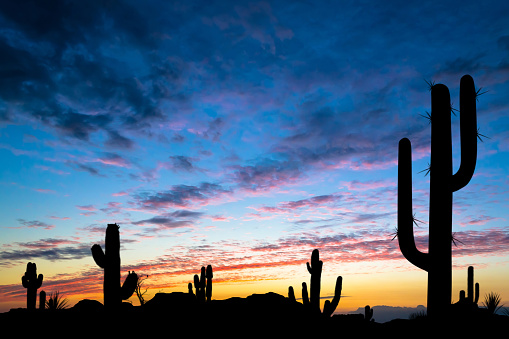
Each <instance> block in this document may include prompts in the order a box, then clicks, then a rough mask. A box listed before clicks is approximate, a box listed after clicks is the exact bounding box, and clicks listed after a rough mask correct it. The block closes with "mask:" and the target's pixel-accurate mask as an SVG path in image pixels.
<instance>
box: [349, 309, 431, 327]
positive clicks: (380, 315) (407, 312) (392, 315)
mask: <svg viewBox="0 0 509 339" xmlns="http://www.w3.org/2000/svg"><path fill="white" fill-rule="evenodd" d="M371 308H372V309H373V318H374V319H375V321H376V322H377V323H385V322H388V321H391V320H394V319H409V318H410V316H411V315H412V314H414V313H420V312H426V307H424V306H423V305H419V306H417V307H398V306H385V305H381V306H373V307H371ZM359 313H360V314H364V307H359V308H358V309H357V311H353V312H350V313H349V314H359Z"/></svg>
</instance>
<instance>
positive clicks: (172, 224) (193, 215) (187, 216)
mask: <svg viewBox="0 0 509 339" xmlns="http://www.w3.org/2000/svg"><path fill="white" fill-rule="evenodd" d="M202 216H203V213H202V212H195V211H189V210H177V211H174V212H171V213H164V214H163V215H160V216H156V217H152V218H150V219H146V220H140V221H135V222H133V224H134V225H139V226H147V225H148V226H156V227H157V229H158V230H163V229H173V228H181V227H190V226H193V225H194V224H195V223H196V221H197V220H198V219H200V218H201V217H202Z"/></svg>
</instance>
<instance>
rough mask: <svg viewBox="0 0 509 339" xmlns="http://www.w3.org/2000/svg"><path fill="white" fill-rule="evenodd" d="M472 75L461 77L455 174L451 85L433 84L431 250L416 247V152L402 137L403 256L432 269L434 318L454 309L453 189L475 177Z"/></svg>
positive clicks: (430, 304) (430, 296) (400, 215)
mask: <svg viewBox="0 0 509 339" xmlns="http://www.w3.org/2000/svg"><path fill="white" fill-rule="evenodd" d="M478 95H479V92H476V90H475V86H474V80H473V79H472V77H471V76H469V75H465V76H463V77H462V78H461V82H460V111H459V113H460V137H461V164H460V167H459V169H458V171H457V172H456V173H454V174H453V165H452V140H451V113H452V107H451V99H450V94H449V89H448V88H447V87H446V86H445V85H442V84H436V85H435V84H434V83H433V84H431V115H430V116H429V119H430V123H431V161H430V167H429V168H428V169H427V171H428V173H429V175H430V193H429V247H428V253H423V252H421V251H420V250H418V249H417V246H416V244H415V239H414V234H413V223H414V222H415V219H414V215H413V214H412V154H411V143H410V140H408V139H407V138H403V139H401V140H400V141H399V154H398V226H397V238H398V241H399V247H400V249H401V253H402V254H403V255H404V257H405V258H406V259H407V260H408V261H409V262H411V263H412V264H413V265H415V266H417V267H419V268H420V269H423V270H424V271H426V272H428V293H427V298H428V300H427V312H428V316H429V317H430V318H432V319H445V318H446V317H447V315H448V313H449V311H450V305H451V290H452V250H451V246H452V242H453V241H454V240H455V239H454V237H453V233H452V204H453V192H456V191H458V190H460V189H462V188H463V187H465V186H466V185H467V184H468V183H469V182H470V179H471V178H472V176H473V174H474V170H475V166H476V161H477V138H478V137H479V135H478V130H477V118H476V100H477V96H478Z"/></svg>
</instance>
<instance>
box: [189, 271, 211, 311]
mask: <svg viewBox="0 0 509 339" xmlns="http://www.w3.org/2000/svg"><path fill="white" fill-rule="evenodd" d="M213 277H214V275H213V273H212V266H211V265H208V266H207V269H206V270H205V267H202V268H201V274H200V276H198V274H195V275H194V288H195V289H196V299H197V300H198V301H200V302H205V300H206V301H207V302H208V301H210V300H212V278H213ZM188 288H189V293H190V294H194V293H193V288H192V284H191V283H189V285H188Z"/></svg>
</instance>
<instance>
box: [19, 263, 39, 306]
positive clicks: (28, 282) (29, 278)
mask: <svg viewBox="0 0 509 339" xmlns="http://www.w3.org/2000/svg"><path fill="white" fill-rule="evenodd" d="M43 279H44V276H43V275H42V274H39V275H37V265H36V264H35V263H31V262H29V263H28V264H27V269H26V271H25V274H24V275H23V276H22V277H21V283H22V285H23V287H24V288H26V289H27V309H29V310H35V304H36V302H37V289H38V288H39V287H41V285H42V281H43Z"/></svg>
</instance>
